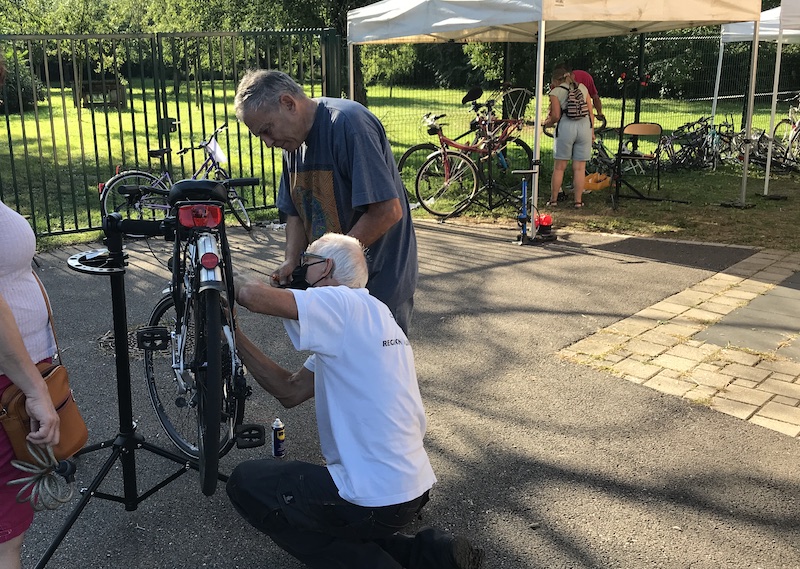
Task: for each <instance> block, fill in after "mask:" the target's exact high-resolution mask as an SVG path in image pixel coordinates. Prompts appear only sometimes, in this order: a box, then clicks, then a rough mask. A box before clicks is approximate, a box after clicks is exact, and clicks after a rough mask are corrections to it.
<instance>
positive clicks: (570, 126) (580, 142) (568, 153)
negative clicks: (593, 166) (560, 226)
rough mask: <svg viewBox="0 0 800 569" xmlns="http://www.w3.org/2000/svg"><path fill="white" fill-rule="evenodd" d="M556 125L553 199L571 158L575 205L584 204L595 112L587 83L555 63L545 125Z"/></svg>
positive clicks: (555, 201) (554, 200) (555, 200)
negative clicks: (587, 163)
mask: <svg viewBox="0 0 800 569" xmlns="http://www.w3.org/2000/svg"><path fill="white" fill-rule="evenodd" d="M553 125H555V127H556V130H555V138H554V141H555V142H554V145H553V157H554V158H555V164H554V166H553V177H552V180H551V183H550V201H549V202H547V205H548V206H550V207H555V206H556V205H558V192H559V191H560V189H561V183H562V182H563V180H564V171H565V170H566V169H567V164H568V163H569V161H570V160H572V187H573V189H574V192H575V207H576V208H580V207H583V201H581V200H582V196H583V187H584V184H585V181H586V161H587V160H589V158H591V155H592V141H593V140H594V113H593V111H592V100H591V99H590V98H589V91H588V90H587V89H586V87H585V86H584V85H582V84H580V83H578V82H576V81H575V79H574V77H572V74H571V73H570V72H569V71H567V69H565V68H564V67H556V69H555V70H554V71H553V76H552V82H551V83H550V113H549V114H548V115H547V119H545V121H544V123H542V126H543V127H547V126H553Z"/></svg>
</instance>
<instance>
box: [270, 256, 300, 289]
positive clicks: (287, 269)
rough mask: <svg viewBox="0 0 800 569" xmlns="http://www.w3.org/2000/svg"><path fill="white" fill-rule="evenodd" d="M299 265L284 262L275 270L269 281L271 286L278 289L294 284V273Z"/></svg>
mask: <svg viewBox="0 0 800 569" xmlns="http://www.w3.org/2000/svg"><path fill="white" fill-rule="evenodd" d="M296 266H297V264H295V263H292V262H291V261H284V262H283V263H281V265H280V266H279V267H278V268H277V269H275V271H274V272H273V273H272V275H271V276H270V279H269V284H270V285H272V286H277V287H285V286H288V285H290V284H291V282H292V271H294V269H295V267H296Z"/></svg>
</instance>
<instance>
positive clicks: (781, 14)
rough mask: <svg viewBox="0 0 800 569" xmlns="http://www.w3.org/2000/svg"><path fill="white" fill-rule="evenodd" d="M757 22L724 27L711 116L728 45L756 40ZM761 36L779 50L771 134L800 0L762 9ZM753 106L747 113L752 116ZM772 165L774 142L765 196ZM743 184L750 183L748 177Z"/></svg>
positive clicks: (797, 29) (797, 36)
mask: <svg viewBox="0 0 800 569" xmlns="http://www.w3.org/2000/svg"><path fill="white" fill-rule="evenodd" d="M755 28H756V26H755V22H742V23H735V24H726V25H723V26H722V33H721V35H720V46H719V61H718V63H717V79H716V82H715V84H714V101H713V103H712V105H711V116H712V121H713V117H714V116H715V115H716V111H717V99H718V96H719V83H720V75H721V72H722V57H723V54H724V52H725V44H726V43H731V42H741V41H753V39H754V36H755ZM757 37H758V39H759V40H760V41H773V42H777V44H778V49H777V54H776V56H775V75H774V79H773V84H772V111H771V113H770V121H769V133H770V134H772V132H773V131H774V130H775V109H776V107H777V102H778V79H779V78H780V70H781V52H782V49H783V44H785V43H800V0H783V2H782V4H781V6H779V7H777V8H772V9H771V10H765V11H764V12H761V17H760V20H759V23H758V36H757ZM752 112H753V108H752V106H750V107H748V113H749V114H751V115H752ZM771 166H772V142H770V144H769V149H768V151H767V166H766V174H765V176H764V195H765V196H766V195H769V175H770V169H771ZM743 183H744V184H745V187H746V184H747V179H746V177H745V179H744V181H743Z"/></svg>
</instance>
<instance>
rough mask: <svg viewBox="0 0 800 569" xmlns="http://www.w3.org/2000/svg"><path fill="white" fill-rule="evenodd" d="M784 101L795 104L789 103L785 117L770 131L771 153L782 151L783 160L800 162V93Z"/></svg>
mask: <svg viewBox="0 0 800 569" xmlns="http://www.w3.org/2000/svg"><path fill="white" fill-rule="evenodd" d="M784 102H789V103H793V102H794V103H795V104H790V105H789V111H788V114H787V118H785V119H782V120H781V121H780V122H778V124H776V125H775V130H773V131H772V140H773V141H774V144H775V148H774V149H773V153H783V156H784V161H786V162H793V163H795V164H797V163H800V93H798V94H796V95H795V96H794V97H792V98H791V99H788V101H784Z"/></svg>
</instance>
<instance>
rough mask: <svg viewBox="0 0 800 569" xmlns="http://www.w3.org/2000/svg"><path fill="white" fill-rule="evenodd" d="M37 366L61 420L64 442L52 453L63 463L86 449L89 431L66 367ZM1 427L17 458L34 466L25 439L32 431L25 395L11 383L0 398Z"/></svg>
mask: <svg viewBox="0 0 800 569" xmlns="http://www.w3.org/2000/svg"><path fill="white" fill-rule="evenodd" d="M37 367H38V368H39V371H40V372H41V374H42V377H43V378H44V381H45V383H46V384H47V389H48V391H49V392H50V398H51V399H52V400H53V406H54V407H55V408H56V411H57V412H58V416H59V418H60V419H61V423H60V431H61V439H60V441H59V443H58V445H56V446H55V447H53V453H54V454H55V457H56V459H57V460H63V459H65V458H69V457H71V456H72V455H74V454H75V453H76V452H78V451H79V450H81V449H82V448H83V446H84V445H85V444H86V441H87V440H89V431H88V429H87V428H86V423H85V422H84V420H83V417H82V416H81V413H80V411H79V410H78V405H77V404H76V403H75V399H74V397H73V396H72V389H70V386H69V376H68V375H67V368H65V367H64V366H63V365H60V364H52V363H46V362H42V363H40V364H39V365H38V366H37ZM0 425H2V426H3V429H5V431H6V434H7V435H8V438H9V440H10V441H11V446H12V447H13V448H14V455H15V456H16V457H17V459H18V460H22V461H24V462H28V463H35V461H34V458H33V456H31V453H30V452H29V451H28V446H27V442H28V441H27V440H26V439H25V437H27V436H28V433H30V432H31V419H30V416H29V415H28V412H27V411H26V410H25V394H24V393H23V392H22V390H21V389H20V388H19V387H17V386H16V385H13V384H12V385H10V386H9V387H8V388H6V390H5V391H4V392H3V397H2V399H0Z"/></svg>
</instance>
